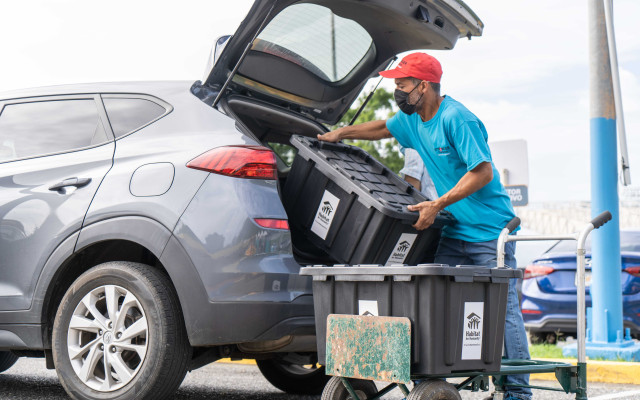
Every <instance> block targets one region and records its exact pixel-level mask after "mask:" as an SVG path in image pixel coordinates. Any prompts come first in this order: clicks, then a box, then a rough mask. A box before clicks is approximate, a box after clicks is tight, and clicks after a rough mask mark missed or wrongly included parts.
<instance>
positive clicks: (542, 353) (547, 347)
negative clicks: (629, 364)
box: [529, 343, 628, 361]
mask: <svg viewBox="0 0 640 400" xmlns="http://www.w3.org/2000/svg"><path fill="white" fill-rule="evenodd" d="M529 353H530V354H531V358H532V359H537V358H567V357H564V356H563V355H562V348H561V347H558V346H556V345H555V344H546V343H545V344H531V345H529ZM589 360H593V361H628V360H625V359H624V358H620V357H616V358H615V359H612V360H608V359H604V358H602V357H597V358H589Z"/></svg>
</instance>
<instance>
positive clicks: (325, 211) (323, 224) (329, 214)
mask: <svg viewBox="0 0 640 400" xmlns="http://www.w3.org/2000/svg"><path fill="white" fill-rule="evenodd" d="M338 203H340V199H338V198H337V197H336V196H334V195H333V194H331V193H330V192H328V191H326V190H325V191H324V195H323V196H322V200H320V206H318V211H317V212H316V218H315V219H314V220H313V225H311V232H313V233H315V234H316V235H318V236H320V237H321V238H322V239H323V240H324V239H326V238H327V233H328V232H329V228H331V223H332V222H333V217H335V215H336V211H337V210H338Z"/></svg>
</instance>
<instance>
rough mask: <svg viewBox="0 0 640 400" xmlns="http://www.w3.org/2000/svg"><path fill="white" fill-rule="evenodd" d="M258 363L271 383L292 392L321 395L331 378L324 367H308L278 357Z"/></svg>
mask: <svg viewBox="0 0 640 400" xmlns="http://www.w3.org/2000/svg"><path fill="white" fill-rule="evenodd" d="M256 364H258V369H260V372H261V373H262V376H264V377H265V379H266V380H268V381H269V383H271V384H272V385H273V386H275V387H277V388H278V389H280V390H282V391H283V392H285V393H290V394H304V395H319V394H321V393H322V389H324V387H325V385H326V384H327V382H328V381H329V378H330V377H329V376H327V375H326V374H325V370H324V367H319V368H317V367H312V368H307V367H305V366H302V365H295V364H290V363H287V362H286V361H284V360H280V359H277V358H273V359H268V360H256Z"/></svg>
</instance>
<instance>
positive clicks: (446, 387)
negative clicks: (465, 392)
mask: <svg viewBox="0 0 640 400" xmlns="http://www.w3.org/2000/svg"><path fill="white" fill-rule="evenodd" d="M461 399H462V397H460V393H459V392H458V389H456V387H455V386H453V385H452V384H450V383H447V382H445V381H441V380H435V379H431V380H427V381H424V382H421V383H420V384H418V385H417V386H416V387H415V388H413V390H412V391H411V393H409V396H407V400H461Z"/></svg>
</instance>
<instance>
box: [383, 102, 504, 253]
mask: <svg viewBox="0 0 640 400" xmlns="http://www.w3.org/2000/svg"><path fill="white" fill-rule="evenodd" d="M387 129H389V131H390V132H391V134H392V135H393V136H394V137H395V138H396V139H397V140H398V142H399V143H400V144H401V145H402V146H404V147H409V148H413V149H415V150H416V151H417V152H418V153H419V154H420V156H421V157H422V161H424V165H425V167H426V168H427V170H428V171H429V174H430V175H431V179H432V180H433V183H434V185H435V187H436V191H437V192H438V195H439V196H442V195H443V194H445V193H447V192H448V191H449V190H451V189H452V188H453V187H454V186H455V185H456V184H457V183H458V181H459V180H460V178H462V176H463V175H464V174H466V173H467V172H468V171H470V170H472V169H474V168H475V167H477V166H478V165H479V164H480V163H482V162H490V163H491V166H492V168H493V180H492V181H491V182H489V183H488V184H487V185H486V186H484V187H483V188H482V189H480V190H478V191H477V192H475V193H473V194H472V195H470V196H468V197H466V198H464V199H462V200H460V201H458V202H456V203H454V204H451V205H450V206H449V207H447V208H446V209H447V210H448V211H450V212H451V214H453V216H454V217H455V218H456V219H457V220H458V223H457V224H455V225H452V226H447V227H445V228H444V229H443V231H442V234H443V236H445V237H449V238H454V239H461V240H464V241H467V242H486V241H490V240H494V239H497V238H498V236H499V235H500V232H501V231H502V229H503V228H504V227H505V226H506V225H507V223H508V222H509V221H510V220H511V219H512V218H513V217H515V213H514V211H513V207H512V206H511V200H510V199H509V196H508V195H507V192H506V191H505V189H504V187H503V186H502V184H501V183H500V174H498V171H497V170H496V167H495V165H493V161H492V160H491V152H490V150H489V145H488V144H487V131H486V129H485V128H484V125H483V124H482V122H481V121H480V119H478V117H476V116H475V115H473V113H472V112H471V111H469V110H468V109H467V108H466V107H465V106H463V105H462V104H461V103H459V102H457V101H455V100H454V99H452V98H451V97H449V96H445V98H444V100H443V101H442V103H441V104H440V108H438V112H437V113H436V115H435V116H434V117H433V118H432V119H430V120H429V121H427V122H423V121H422V119H421V118H420V115H419V114H418V113H414V114H411V115H407V114H405V113H403V112H402V111H398V113H396V115H394V116H393V117H392V118H390V119H389V120H388V121H387Z"/></svg>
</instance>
